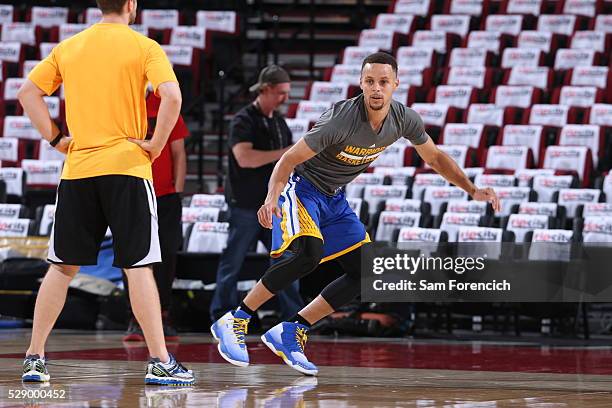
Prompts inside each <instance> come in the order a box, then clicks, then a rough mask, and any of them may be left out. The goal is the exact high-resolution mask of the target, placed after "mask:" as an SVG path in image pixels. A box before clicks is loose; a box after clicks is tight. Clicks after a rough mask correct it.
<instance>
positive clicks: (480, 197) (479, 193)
mask: <svg viewBox="0 0 612 408" xmlns="http://www.w3.org/2000/svg"><path fill="white" fill-rule="evenodd" d="M472 198H473V199H474V200H476V201H486V202H489V203H491V206H492V207H493V211H495V212H499V211H501V202H500V201H499V197H497V194H495V190H493V189H492V188H490V187H488V188H477V189H476V191H475V192H474V194H473V195H472Z"/></svg>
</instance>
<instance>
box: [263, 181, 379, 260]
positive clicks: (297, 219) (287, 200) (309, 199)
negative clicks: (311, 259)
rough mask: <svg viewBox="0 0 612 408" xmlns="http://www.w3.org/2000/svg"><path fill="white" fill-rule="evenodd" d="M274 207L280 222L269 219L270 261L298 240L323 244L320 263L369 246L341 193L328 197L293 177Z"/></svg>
mask: <svg viewBox="0 0 612 408" xmlns="http://www.w3.org/2000/svg"><path fill="white" fill-rule="evenodd" d="M278 206H279V208H280V209H281V212H282V218H278V217H277V216H273V227H272V251H271V252H270V255H271V256H272V257H273V258H276V257H279V256H280V255H282V253H283V252H284V251H285V250H286V249H287V248H288V247H289V245H290V244H291V242H293V240H294V239H296V238H298V237H301V236H311V237H316V238H320V239H321V240H323V259H322V260H321V262H325V261H329V260H331V259H334V258H337V257H339V256H341V255H344V254H346V253H347V252H350V251H352V250H354V249H356V248H359V247H360V246H361V245H363V244H364V243H367V242H370V237H369V236H368V233H367V232H366V230H365V227H364V225H363V223H362V222H361V221H360V220H359V218H358V217H357V215H356V214H355V212H354V211H353V210H352V209H351V207H350V206H349V203H348V201H346V196H345V194H344V191H342V192H340V193H338V194H336V195H334V196H328V195H326V194H324V193H322V192H321V191H319V190H318V189H317V188H316V187H315V186H314V185H312V184H311V183H310V182H309V181H308V180H306V179H305V178H304V177H302V176H300V175H298V174H295V173H294V174H292V175H291V177H289V181H288V182H287V185H286V186H285V189H284V190H283V192H282V194H281V196H280V198H279V200H278Z"/></svg>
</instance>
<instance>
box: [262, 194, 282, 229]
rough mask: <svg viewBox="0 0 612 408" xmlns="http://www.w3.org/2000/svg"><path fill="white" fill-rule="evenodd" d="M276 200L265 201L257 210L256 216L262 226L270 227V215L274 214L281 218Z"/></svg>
mask: <svg viewBox="0 0 612 408" xmlns="http://www.w3.org/2000/svg"><path fill="white" fill-rule="evenodd" d="M277 202H278V200H276V201H267V200H266V202H265V203H264V205H262V206H261V207H260V208H259V211H257V218H258V219H259V223H260V224H261V226H262V227H264V228H268V229H272V215H276V216H277V217H278V218H282V214H281V211H280V209H279V208H278V206H277V205H276V203H277Z"/></svg>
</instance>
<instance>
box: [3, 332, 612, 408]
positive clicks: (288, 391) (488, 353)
mask: <svg viewBox="0 0 612 408" xmlns="http://www.w3.org/2000/svg"><path fill="white" fill-rule="evenodd" d="M28 336H29V331H27V330H5V331H0V350H1V351H0V406H1V407H20V406H29V407H38V406H63V407H223V408H225V407H232V408H233V407H303V406H306V407H326V408H327V407H330V408H331V407H333V408H335V407H367V408H370V407H538V408H540V407H546V408H549V407H593V408H595V407H602V408H603V407H610V406H612V348H610V347H567V346H566V347H554V346H541V345H537V344H528V343H503V344H496V343H490V342H450V341H433V340H430V341H425V340H413V339H399V340H389V341H385V340H381V339H369V338H367V339H366V338H355V339H350V340H347V339H332V338H325V337H320V338H317V337H314V336H313V338H311V339H310V340H309V343H308V345H307V354H308V355H309V357H310V359H311V360H312V361H313V362H315V363H316V364H318V365H319V369H320V373H319V376H318V377H316V378H314V377H304V376H302V375H300V374H299V373H297V372H295V371H294V370H292V369H290V368H289V367H287V366H285V365H284V364H282V363H281V362H280V360H279V359H278V358H277V357H276V356H274V355H273V354H272V353H271V352H270V351H269V350H268V349H267V348H266V347H265V346H264V345H263V344H261V342H259V341H258V340H259V339H258V337H251V338H250V339H249V340H250V341H249V342H248V344H249V350H250V356H251V366H249V367H247V368H240V367H234V366H232V365H230V364H227V363H225V362H224V361H223V360H222V359H221V357H220V356H219V354H218V352H217V350H216V344H215V343H213V342H212V341H211V338H210V336H209V335H206V334H197V335H186V336H183V337H182V338H181V342H180V343H178V344H171V345H170V351H171V352H173V353H175V355H176V356H177V357H178V359H179V360H180V361H182V362H184V363H185V365H187V366H188V367H189V368H191V369H193V370H194V371H195V372H196V374H197V383H196V385H195V386H194V387H192V388H168V387H150V386H146V387H145V385H144V371H145V361H146V360H147V351H146V348H145V347H144V344H141V343H136V344H129V345H128V344H126V343H122V342H121V333H112V334H108V333H93V332H76V331H55V332H53V333H52V335H51V338H50V341H49V345H48V357H49V360H50V361H49V364H48V368H49V372H50V374H51V383H50V385H48V386H41V385H23V384H22V383H21V379H20V370H21V362H22V357H23V351H24V349H25V347H26V344H27V340H28ZM53 390H56V393H55V395H56V396H57V397H58V398H53V395H54V393H52V392H50V391H53ZM60 392H61V395H63V396H64V398H60V397H61V395H60ZM10 397H12V398H10ZM16 397H19V398H16ZM37 397H38V398H37Z"/></svg>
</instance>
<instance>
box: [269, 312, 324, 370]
mask: <svg viewBox="0 0 612 408" xmlns="http://www.w3.org/2000/svg"><path fill="white" fill-rule="evenodd" d="M307 332H308V327H306V326H304V325H303V324H299V323H291V322H282V323H279V324H277V325H276V326H274V327H273V328H271V329H270V330H268V331H267V332H266V333H265V334H264V335H263V336H261V340H262V341H263V342H264V344H265V345H266V346H268V348H269V349H270V350H272V352H273V353H274V354H276V355H277V356H279V357H280V358H282V359H283V361H284V362H285V364H287V365H288V366H289V367H291V368H293V369H294V370H297V371H299V372H300V373H302V374H306V375H317V374H318V372H319V369H318V368H317V366H316V365H314V364H312V363H311V362H310V361H308V358H306V355H305V354H304V347H305V346H306V341H307V340H308V336H307V335H306V333H307Z"/></svg>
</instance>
